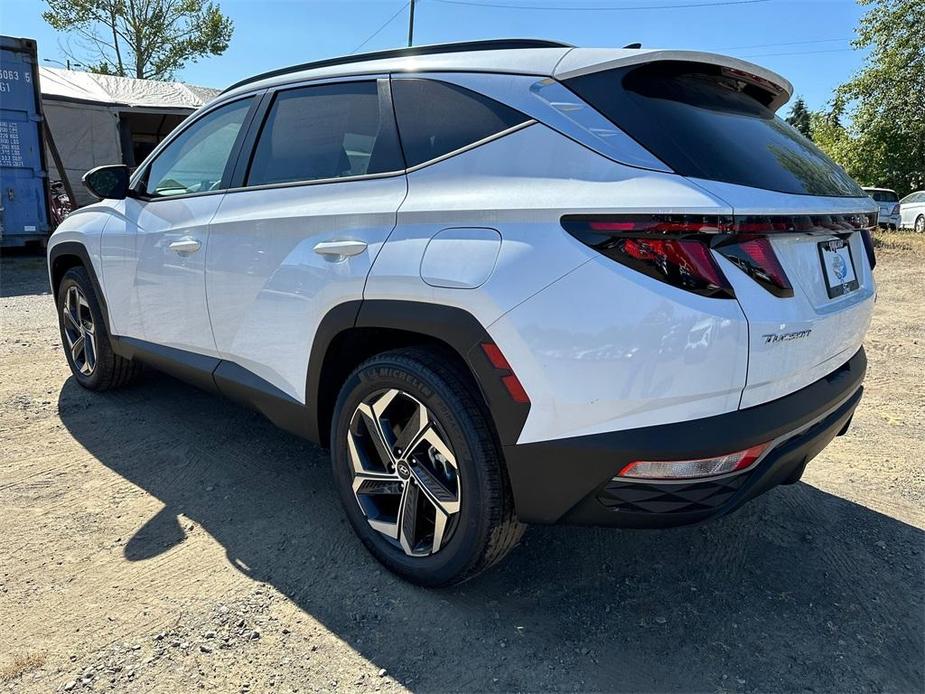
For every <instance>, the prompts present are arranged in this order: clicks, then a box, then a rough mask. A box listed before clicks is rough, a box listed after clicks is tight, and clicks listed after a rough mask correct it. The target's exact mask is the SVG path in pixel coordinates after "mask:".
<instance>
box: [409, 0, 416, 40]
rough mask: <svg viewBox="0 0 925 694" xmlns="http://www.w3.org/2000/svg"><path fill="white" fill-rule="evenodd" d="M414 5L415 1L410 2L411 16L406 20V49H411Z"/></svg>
mask: <svg viewBox="0 0 925 694" xmlns="http://www.w3.org/2000/svg"><path fill="white" fill-rule="evenodd" d="M414 3H415V0H411V16H410V17H409V18H408V48H411V45H412V44H413V43H414Z"/></svg>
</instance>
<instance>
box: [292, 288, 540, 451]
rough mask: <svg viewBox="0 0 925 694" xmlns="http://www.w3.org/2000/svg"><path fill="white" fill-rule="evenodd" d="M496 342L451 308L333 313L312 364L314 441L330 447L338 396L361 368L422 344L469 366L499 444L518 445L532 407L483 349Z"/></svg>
mask: <svg viewBox="0 0 925 694" xmlns="http://www.w3.org/2000/svg"><path fill="white" fill-rule="evenodd" d="M491 341H492V340H491V338H490V336H489V335H488V332H487V331H486V330H485V328H484V327H483V326H482V325H481V323H479V321H478V320H477V319H476V318H475V317H474V316H473V315H472V314H470V313H468V312H467V311H464V310H462V309H459V308H454V307H450V306H444V305H440V304H428V303H422V302H414V301H394V300H379V299H371V300H366V301H352V302H347V303H345V304H341V305H339V306H337V307H335V308H333V309H332V310H331V311H329V312H328V314H327V315H326V316H325V317H324V319H323V320H322V321H321V324H320V325H319V327H318V331H317V333H316V335H315V340H314V344H313V345H312V353H311V358H310V359H309V366H308V375H307V379H306V399H305V401H306V402H307V403H309V404H310V407H312V408H313V410H314V413H313V416H312V422H311V426H312V427H313V430H312V431H311V432H310V436H309V438H311V439H313V440H315V441H318V442H319V443H321V445H323V446H328V445H329V444H330V440H329V439H330V423H331V419H332V417H333V414H334V404H335V402H336V400H337V395H338V393H339V392H340V388H341V387H342V386H343V383H344V381H345V380H346V378H347V376H348V375H349V374H350V372H351V371H353V369H355V368H356V367H357V366H358V365H359V364H360V363H362V362H363V361H364V360H365V359H367V358H369V357H371V356H373V355H374V354H378V353H380V352H384V351H388V350H390V349H396V348H400V347H407V346H411V345H420V344H422V343H423V344H430V345H434V346H438V347H442V348H444V349H447V350H448V351H449V352H450V353H452V354H453V355H454V356H455V357H456V358H458V359H459V360H460V362H461V363H462V364H463V365H465V366H466V368H467V371H468V373H469V374H470V375H471V377H472V382H473V385H474V386H475V388H477V390H478V394H479V395H481V397H482V400H483V401H484V402H485V405H486V408H487V410H488V414H489V415H490V417H491V420H492V422H493V424H494V427H495V431H496V432H497V435H498V438H499V440H500V442H501V443H502V445H506V444H513V443H515V442H516V441H517V437H518V436H519V435H520V431H521V429H522V428H523V425H524V422H525V421H526V419H527V413H528V412H529V409H530V406H529V405H527V404H520V403H515V402H514V401H513V400H511V398H510V396H509V395H508V392H507V390H506V389H505V388H504V385H503V384H502V383H501V380H500V379H499V378H498V376H497V371H496V370H495V368H494V367H493V366H492V365H491V363H490V362H489V361H488V358H487V357H486V356H485V354H484V352H483V351H482V349H481V346H480V345H481V344H482V343H484V342H491Z"/></svg>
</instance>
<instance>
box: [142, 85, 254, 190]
mask: <svg viewBox="0 0 925 694" xmlns="http://www.w3.org/2000/svg"><path fill="white" fill-rule="evenodd" d="M252 101H253V99H250V98H248V99H242V100H240V101H235V102H233V103H230V104H228V105H227V106H222V107H221V108H218V109H216V110H214V111H212V112H211V113H209V114H207V115H205V116H203V117H202V118H200V119H199V120H197V121H196V122H195V123H193V124H192V125H191V126H189V127H188V128H186V130H184V131H183V132H182V133H180V135H178V136H177V137H176V138H175V139H174V140H173V141H171V142H170V144H168V145H167V147H166V148H165V149H164V151H162V152H161V153H160V154H159V155H158V156H157V159H155V160H154V161H153V162H151V165H150V166H149V167H148V170H147V172H146V173H145V176H144V181H145V184H144V190H145V193H147V195H149V196H150V197H153V198H162V197H168V196H172V195H185V194H188V193H205V192H209V191H213V190H218V189H219V187H220V186H221V182H222V176H223V174H224V173H225V166H226V165H227V164H228V157H229V156H230V155H231V150H232V149H233V148H234V143H235V140H237V137H238V133H240V131H241V126H242V125H243V124H244V119H245V117H246V116H247V111H248V109H249V108H250V106H251V102H252Z"/></svg>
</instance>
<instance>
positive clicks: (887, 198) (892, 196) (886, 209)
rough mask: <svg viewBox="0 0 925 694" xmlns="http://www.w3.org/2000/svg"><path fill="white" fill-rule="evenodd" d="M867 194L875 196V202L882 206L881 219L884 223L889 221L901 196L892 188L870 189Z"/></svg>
mask: <svg viewBox="0 0 925 694" xmlns="http://www.w3.org/2000/svg"><path fill="white" fill-rule="evenodd" d="M867 194H868V195H869V196H870V197H871V198H873V200H874V202H875V203H877V207H879V208H880V219H879V221H880V222H884V223H885V222H887V221H888V220H889V218H890V217H891V216H892V215H893V210H894V209H895V208H896V205H897V204H898V203H899V196H898V195H897V194H896V193H894V192H893V191H892V190H875V189H868V190H867Z"/></svg>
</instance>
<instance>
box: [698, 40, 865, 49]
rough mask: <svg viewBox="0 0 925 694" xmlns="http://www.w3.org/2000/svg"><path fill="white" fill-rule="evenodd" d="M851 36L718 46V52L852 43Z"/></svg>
mask: <svg viewBox="0 0 925 694" xmlns="http://www.w3.org/2000/svg"><path fill="white" fill-rule="evenodd" d="M853 40H854V37H853V36H848V37H847V38H841V39H812V40H809V41H788V42H786V43H755V44H752V45H751V46H720V47H719V48H717V49H715V50H718V51H740V50H744V49H746V48H773V47H774V46H802V45H804V44H808V43H832V42H833V41H853Z"/></svg>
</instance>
